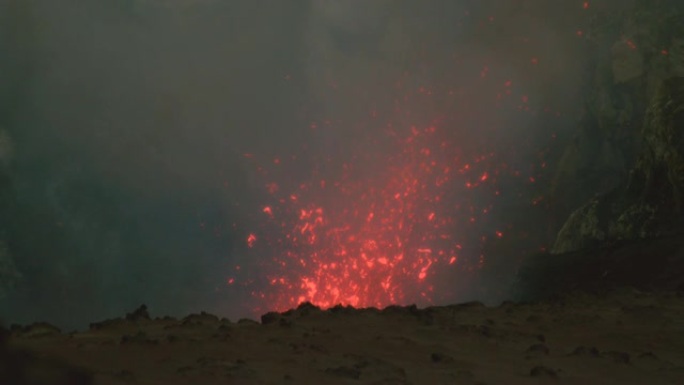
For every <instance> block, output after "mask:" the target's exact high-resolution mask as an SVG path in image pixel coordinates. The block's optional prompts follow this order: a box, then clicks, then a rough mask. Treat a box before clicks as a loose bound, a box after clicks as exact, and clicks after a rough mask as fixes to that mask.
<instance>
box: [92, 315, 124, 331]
mask: <svg viewBox="0 0 684 385" xmlns="http://www.w3.org/2000/svg"><path fill="white" fill-rule="evenodd" d="M127 322H128V321H126V320H125V319H123V318H114V319H108V320H104V321H101V322H93V323H91V324H90V330H104V329H113V328H117V327H121V326H123V325H125V324H126V323H127Z"/></svg>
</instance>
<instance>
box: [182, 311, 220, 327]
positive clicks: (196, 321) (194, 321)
mask: <svg viewBox="0 0 684 385" xmlns="http://www.w3.org/2000/svg"><path fill="white" fill-rule="evenodd" d="M218 322H219V317H217V316H215V315H213V314H209V313H206V312H201V313H199V314H190V315H189V316H187V317H185V318H183V320H182V321H181V324H182V325H184V326H188V325H205V324H214V323H218Z"/></svg>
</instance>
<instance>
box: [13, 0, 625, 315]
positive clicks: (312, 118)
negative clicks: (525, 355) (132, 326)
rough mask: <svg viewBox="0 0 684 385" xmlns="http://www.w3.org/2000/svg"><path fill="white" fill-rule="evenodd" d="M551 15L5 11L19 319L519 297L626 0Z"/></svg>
mask: <svg viewBox="0 0 684 385" xmlns="http://www.w3.org/2000/svg"><path fill="white" fill-rule="evenodd" d="M257 3H258V4H257ZM546 3H547V2H545V1H542V0H531V1H530V0H528V1H508V0H506V1H504V0H488V1H465V0H464V1H452V0H434V1H424V2H418V1H410V0H401V1H389V0H387V1H386V0H382V1H373V2H366V1H360V0H355V1H333V0H311V1H297V2H284V1H275V0H274V1H269V2H263V1H260V2H254V1H247V0H245V1H230V2H223V1H212V0H203V1H180V0H179V1H173V2H162V1H153V0H150V1H142V0H132V1H126V2H114V1H101V2H96V1H80V0H65V1H60V2H55V1H48V0H33V1H26V2H25V1H18V0H0V15H1V16H2V20H0V21H1V25H0V52H3V53H8V54H7V55H4V56H2V65H3V67H2V68H0V69H2V71H0V86H2V87H1V90H0V92H1V93H0V101H2V107H1V108H2V109H0V126H1V127H0V133H2V137H3V138H5V139H4V141H3V143H5V142H6V143H5V146H4V147H7V148H5V151H4V153H7V154H9V152H8V151H9V150H8V149H10V147H8V143H9V144H11V157H10V156H9V155H7V154H5V155H6V156H3V157H2V163H3V164H2V166H1V167H0V168H1V169H0V172H1V173H2V175H0V177H1V178H0V181H2V182H3V183H4V185H3V186H9V187H7V188H6V189H5V190H3V191H7V193H6V194H5V193H4V192H3V194H2V195H0V197H2V200H1V201H0V204H1V205H2V207H1V208H2V210H3V213H7V215H6V216H3V218H2V220H1V221H0V226H2V227H1V228H0V244H4V245H6V246H7V253H5V254H6V255H7V256H8V257H7V258H8V259H9V258H11V259H12V262H11V263H9V262H8V263H6V264H5V265H7V266H15V268H16V270H17V271H16V272H14V273H13V274H12V276H13V277H19V276H21V280H20V281H19V282H18V283H17V284H16V285H13V286H15V287H14V288H13V289H10V291H8V292H7V295H6V297H5V298H4V299H2V302H0V309H1V310H2V315H3V316H5V315H7V314H12V316H11V317H14V319H11V320H9V321H10V322H12V321H16V322H28V321H33V320H35V319H45V320H50V321H53V322H56V323H61V324H64V325H68V326H80V325H83V324H84V323H85V322H86V321H91V320H92V319H94V318H105V317H107V316H111V315H115V314H122V313H123V312H125V311H126V310H127V309H130V308H132V307H135V306H137V305H139V304H140V303H143V302H144V303H148V304H150V306H152V304H154V308H155V309H157V311H158V312H160V313H169V314H179V313H187V312H189V311H199V310H214V311H216V312H220V313H222V314H225V315H227V316H229V317H241V316H246V315H249V316H255V315H258V314H259V313H262V312H264V311H268V310H284V309H286V308H289V307H292V306H296V305H297V304H298V303H300V302H302V301H311V302H313V303H315V304H317V305H320V306H323V307H329V306H334V305H336V304H338V303H341V304H345V305H346V304H348V305H354V306H385V305H389V304H392V303H398V304H408V303H417V304H421V305H426V304H431V303H435V304H437V303H445V302H451V301H457V300H463V299H472V298H473V297H478V298H479V299H485V300H487V299H489V300H497V299H501V298H504V297H505V292H503V291H502V290H504V288H505V286H506V282H507V280H510V279H511V278H512V276H513V273H514V271H515V266H516V261H517V259H518V258H519V257H521V256H522V255H523V254H524V253H526V252H530V251H535V250H538V249H539V248H540V247H544V246H546V244H547V243H548V241H549V236H550V234H549V233H548V232H547V228H549V229H551V228H552V227H549V226H547V222H545V221H546V220H547V219H548V218H546V215H547V214H546V213H545V212H544V210H543V209H542V208H543V207H546V206H545V204H546V202H545V200H544V192H545V191H546V190H545V187H544V186H545V183H547V182H548V179H549V175H548V172H547V170H548V169H549V168H550V167H551V166H552V165H553V162H554V161H555V160H556V159H557V154H556V153H555V152H554V149H556V148H558V147H559V146H560V144H558V142H559V141H561V142H562V141H563V140H565V139H566V138H567V136H568V135H567V134H568V132H570V129H571V128H572V127H573V126H574V125H575V123H576V117H577V115H578V111H579V107H578V106H579V98H578V95H579V93H580V92H581V88H582V84H583V77H582V75H583V73H584V72H583V71H584V66H585V65H586V59H587V55H586V36H585V35H584V34H583V31H584V30H585V29H586V27H587V26H588V25H589V22H590V19H591V17H592V15H593V14H594V13H595V12H599V11H606V10H607V9H608V8H607V7H608V3H609V2H607V1H595V2H591V4H589V2H583V1H571V0H569V1H565V2H562V4H557V3H556V2H554V5H553V6H551V5H547V4H546ZM620 4H622V3H620ZM5 59H6V60H5ZM562 143H565V142H562ZM4 147H3V148H4ZM3 215H4V214H3ZM485 271H495V272H497V274H495V275H493V276H492V277H493V278H491V279H489V278H488V279H485V280H483V279H482V277H483V276H484V275H483V274H482V273H483V272H485ZM3 287H4V286H3ZM27 304H31V305H27Z"/></svg>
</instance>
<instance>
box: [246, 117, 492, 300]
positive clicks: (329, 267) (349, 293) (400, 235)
mask: <svg viewBox="0 0 684 385" xmlns="http://www.w3.org/2000/svg"><path fill="white" fill-rule="evenodd" d="M376 136H377V134H376ZM360 142H364V143H369V147H368V148H359V151H355V152H354V153H353V154H350V155H349V159H346V161H342V160H339V159H332V158H329V159H322V160H321V161H320V162H319V167H318V168H319V169H318V170H316V171H315V172H314V174H313V177H312V178H311V179H310V180H309V181H308V182H307V183H302V184H300V185H299V186H298V187H297V188H296V189H294V190H292V191H286V190H285V189H284V188H282V187H281V186H280V185H278V184H277V183H276V182H265V183H264V186H265V188H266V191H268V193H269V194H270V195H271V197H272V198H271V200H270V202H267V203H265V204H264V205H263V207H262V208H261V213H260V214H261V217H262V219H263V221H264V223H265V225H264V226H263V228H262V229H261V230H260V231H259V232H257V233H256V234H255V233H250V234H249V236H248V238H247V239H246V241H247V243H248V244H249V246H250V248H251V250H250V252H254V253H255V254H260V256H261V257H265V256H268V257H269V258H267V259H266V260H264V261H262V263H261V266H260V268H261V272H262V274H264V276H265V277H266V279H267V282H268V284H269V285H270V287H271V289H269V290H261V291H258V292H257V291H254V292H253V293H252V294H253V296H254V297H255V298H257V299H259V301H260V302H262V305H263V309H262V310H267V309H268V310H274V309H275V310H285V309H289V308H292V307H296V306H297V305H298V304H299V303H301V302H305V301H309V302H312V303H314V304H316V305H318V306H321V307H324V308H326V307H332V306H335V305H337V304H342V305H352V306H355V307H368V306H375V307H384V306H387V305H389V304H396V303H407V302H416V301H417V300H420V301H422V302H423V303H431V302H432V300H433V291H434V285H433V283H432V282H431V280H430V277H431V276H432V275H433V273H434V272H435V271H437V270H440V269H441V270H443V269H446V268H454V267H455V265H456V264H457V262H458V261H459V257H460V252H461V249H462V246H461V241H460V239H459V237H458V235H459V233H464V235H466V236H467V237H472V235H471V234H467V233H465V232H463V231H461V230H464V229H465V227H466V226H468V225H471V224H472V223H474V222H475V221H476V217H478V218H479V217H480V216H482V215H486V214H487V212H488V210H489V209H490V207H488V206H485V207H484V208H476V207H475V205H473V204H471V203H470V202H469V199H471V198H470V197H469V196H468V195H473V194H472V192H470V193H467V191H468V190H472V189H475V188H477V187H479V186H482V185H484V184H486V183H489V182H490V181H492V180H493V179H494V178H495V175H494V176H493V175H490V172H488V171H483V170H482V169H481V168H480V167H477V165H478V163H479V162H483V161H484V160H486V159H487V157H485V156H480V157H478V158H477V159H475V160H474V162H473V163H469V162H464V161H463V160H462V159H461V156H460V155H459V153H458V150H457V149H456V148H455V147H454V146H453V145H452V144H451V143H450V142H449V141H448V140H447V135H443V132H442V131H441V129H440V127H439V126H438V125H430V126H427V127H416V126H413V127H404V128H403V129H402V128H395V127H393V126H392V125H388V126H387V127H386V129H385V130H384V134H383V136H382V138H378V137H375V138H368V141H364V140H360ZM381 142H382V143H381ZM378 146H379V147H381V148H382V149H381V150H379V149H378ZM373 147H375V151H374V150H373ZM264 163H266V162H264ZM280 163H281V162H276V163H275V164H274V163H271V164H272V165H273V167H272V168H271V169H266V168H264V166H259V167H260V169H261V170H262V173H263V174H264V175H269V176H271V177H273V176H274V175H276V176H279V177H282V175H278V174H277V173H278V167H280V166H282V165H281V164H280ZM322 169H325V170H326V171H325V172H323V171H322ZM331 170H333V171H331ZM284 172H286V171H284ZM495 173H497V171H495ZM327 178H332V179H327ZM490 190H491V191H489V194H491V196H492V197H493V196H495V195H497V194H498V192H496V191H495V190H493V189H490ZM487 193H488V192H487V191H480V192H479V194H487ZM486 201H489V199H486ZM476 210H479V211H480V212H476ZM497 235H498V236H499V237H500V236H502V235H503V233H502V232H501V231H498V232H497ZM464 238H465V237H464ZM262 259H263V258H262ZM482 263H483V260H482V258H479V259H478V261H477V262H476V263H475V264H474V266H477V265H478V264H479V265H481V264H482Z"/></svg>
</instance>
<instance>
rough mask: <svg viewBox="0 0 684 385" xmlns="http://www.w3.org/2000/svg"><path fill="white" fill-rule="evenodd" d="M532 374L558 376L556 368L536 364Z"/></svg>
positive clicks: (536, 375)
mask: <svg viewBox="0 0 684 385" xmlns="http://www.w3.org/2000/svg"><path fill="white" fill-rule="evenodd" d="M530 376H532V377H547V378H558V373H556V371H555V370H553V369H551V368H548V367H546V366H535V367H534V368H532V369H531V370H530Z"/></svg>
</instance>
